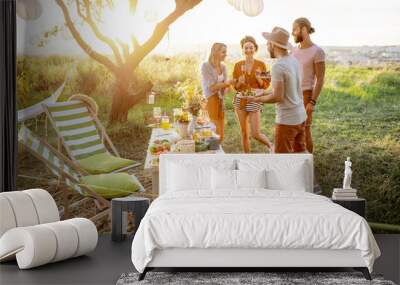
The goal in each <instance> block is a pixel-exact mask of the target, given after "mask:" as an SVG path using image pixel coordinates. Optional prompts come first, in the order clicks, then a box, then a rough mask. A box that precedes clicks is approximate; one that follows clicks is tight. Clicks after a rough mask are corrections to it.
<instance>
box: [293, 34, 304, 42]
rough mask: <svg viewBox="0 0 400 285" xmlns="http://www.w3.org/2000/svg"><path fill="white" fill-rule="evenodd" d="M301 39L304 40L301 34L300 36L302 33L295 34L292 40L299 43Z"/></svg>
mask: <svg viewBox="0 0 400 285" xmlns="http://www.w3.org/2000/svg"><path fill="white" fill-rule="evenodd" d="M303 40H304V39H303V36H302V35H297V36H295V37H294V42H295V43H296V44H298V43H301V42H302V41H303Z"/></svg>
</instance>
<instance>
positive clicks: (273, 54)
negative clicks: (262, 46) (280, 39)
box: [268, 49, 275, 58]
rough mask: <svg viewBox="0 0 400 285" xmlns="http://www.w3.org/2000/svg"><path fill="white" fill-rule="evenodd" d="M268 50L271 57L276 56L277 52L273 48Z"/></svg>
mask: <svg viewBox="0 0 400 285" xmlns="http://www.w3.org/2000/svg"><path fill="white" fill-rule="evenodd" d="M268 52H269V56H270V57H271V58H275V53H274V50H273V49H268Z"/></svg>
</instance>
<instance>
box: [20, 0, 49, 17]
mask: <svg viewBox="0 0 400 285" xmlns="http://www.w3.org/2000/svg"><path fill="white" fill-rule="evenodd" d="M16 4H17V5H16V10H17V15H18V16H19V17H20V18H22V19H24V20H36V19H37V18H39V17H40V16H41V15H42V13H43V8H42V5H41V4H40V2H39V1H38V0H17V3H16Z"/></svg>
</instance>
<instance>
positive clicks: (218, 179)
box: [212, 167, 237, 191]
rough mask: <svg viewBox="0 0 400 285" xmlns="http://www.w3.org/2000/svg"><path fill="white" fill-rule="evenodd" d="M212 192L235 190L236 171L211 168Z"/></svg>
mask: <svg viewBox="0 0 400 285" xmlns="http://www.w3.org/2000/svg"><path fill="white" fill-rule="evenodd" d="M212 174H213V175H212V184H213V185H212V188H213V190H216V191H218V190H236V189H237V187H236V170H233V169H220V168H215V167H213V168H212Z"/></svg>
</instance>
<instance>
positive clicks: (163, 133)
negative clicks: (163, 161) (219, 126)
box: [144, 128, 224, 194]
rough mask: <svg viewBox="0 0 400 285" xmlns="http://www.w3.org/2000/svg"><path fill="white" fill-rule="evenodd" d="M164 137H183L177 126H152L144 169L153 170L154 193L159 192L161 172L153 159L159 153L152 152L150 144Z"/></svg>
mask: <svg viewBox="0 0 400 285" xmlns="http://www.w3.org/2000/svg"><path fill="white" fill-rule="evenodd" d="M163 139H168V140H169V141H179V140H181V139H182V138H181V137H180V135H179V134H178V132H177V130H176V129H175V128H170V129H169V130H163V129H161V128H152V131H151V136H150V140H149V144H148V147H147V154H146V160H145V163H144V170H145V171H148V172H151V179H152V192H153V194H158V183H159V173H158V165H155V164H153V163H152V161H153V159H156V158H157V155H154V154H152V153H151V152H150V146H151V145H152V144H153V142H154V141H155V140H163ZM196 153H197V154H203V153H224V150H223V149H222V146H220V147H219V149H218V150H207V151H203V152H196Z"/></svg>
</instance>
